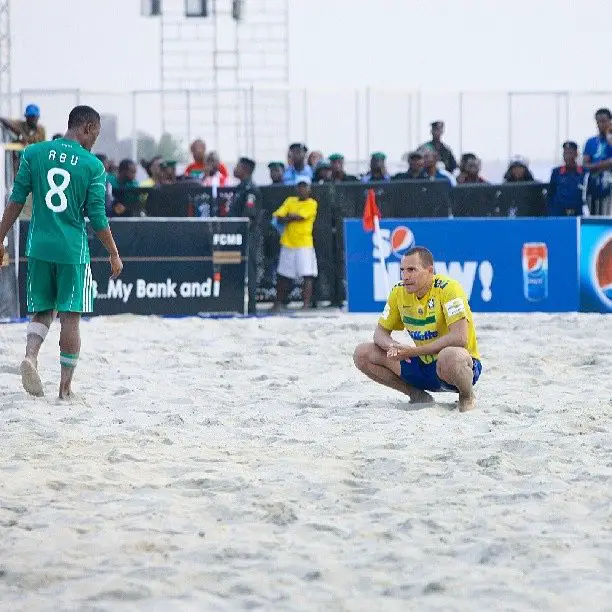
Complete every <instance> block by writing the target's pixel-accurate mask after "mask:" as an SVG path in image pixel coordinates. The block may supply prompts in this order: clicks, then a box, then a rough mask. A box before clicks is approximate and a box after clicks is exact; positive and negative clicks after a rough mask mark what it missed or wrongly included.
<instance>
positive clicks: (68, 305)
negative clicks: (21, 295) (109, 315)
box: [26, 257, 94, 312]
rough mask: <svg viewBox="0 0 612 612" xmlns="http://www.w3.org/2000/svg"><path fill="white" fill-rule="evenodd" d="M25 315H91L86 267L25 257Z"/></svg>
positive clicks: (91, 291)
mask: <svg viewBox="0 0 612 612" xmlns="http://www.w3.org/2000/svg"><path fill="white" fill-rule="evenodd" d="M26 299H27V305H28V312H44V311H45V310H57V312H93V300H94V291H93V278H92V276H91V268H90V267H89V264H62V263H54V262H52V261H43V260H42V259H35V258H34V257H29V258H28V285H27V291H26Z"/></svg>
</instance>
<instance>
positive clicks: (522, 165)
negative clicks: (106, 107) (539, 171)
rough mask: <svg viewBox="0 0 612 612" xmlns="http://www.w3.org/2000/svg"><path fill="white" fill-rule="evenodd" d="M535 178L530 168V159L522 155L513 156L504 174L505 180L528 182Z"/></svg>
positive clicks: (508, 181)
mask: <svg viewBox="0 0 612 612" xmlns="http://www.w3.org/2000/svg"><path fill="white" fill-rule="evenodd" d="M533 180H534V178H533V174H531V171H530V170H529V161H528V160H527V159H525V158H524V157H521V156H520V155H517V156H515V157H513V158H512V159H511V160H510V163H509V164H508V169H507V170H506V174H504V182H505V183H527V182H532V181H533Z"/></svg>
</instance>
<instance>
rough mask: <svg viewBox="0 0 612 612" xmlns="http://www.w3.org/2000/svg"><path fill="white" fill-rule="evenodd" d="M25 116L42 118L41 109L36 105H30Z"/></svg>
mask: <svg viewBox="0 0 612 612" xmlns="http://www.w3.org/2000/svg"><path fill="white" fill-rule="evenodd" d="M24 114H25V116H26V117H40V108H38V106H36V104H28V105H27V106H26V109H25V113H24Z"/></svg>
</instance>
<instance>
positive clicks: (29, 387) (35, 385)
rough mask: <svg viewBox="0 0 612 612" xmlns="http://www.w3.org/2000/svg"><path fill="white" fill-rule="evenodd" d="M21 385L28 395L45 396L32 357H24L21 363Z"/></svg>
mask: <svg viewBox="0 0 612 612" xmlns="http://www.w3.org/2000/svg"><path fill="white" fill-rule="evenodd" d="M21 384H22V385H23V388H24V389H25V390H26V391H27V392H28V393H29V394H30V395H34V396H36V397H42V396H43V395H44V394H45V391H44V389H43V385H42V381H41V380H40V376H39V375H38V370H37V369H36V360H35V359H32V357H26V358H25V359H24V360H23V361H22V362H21Z"/></svg>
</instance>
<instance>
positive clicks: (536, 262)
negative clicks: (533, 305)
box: [523, 242, 548, 302]
mask: <svg viewBox="0 0 612 612" xmlns="http://www.w3.org/2000/svg"><path fill="white" fill-rule="evenodd" d="M523 291H524V293H525V298H526V299H528V300H529V301H530V302H541V301H542V300H545V299H546V298H547V297H548V246H547V245H546V243H545V242H526V243H525V244H523Z"/></svg>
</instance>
